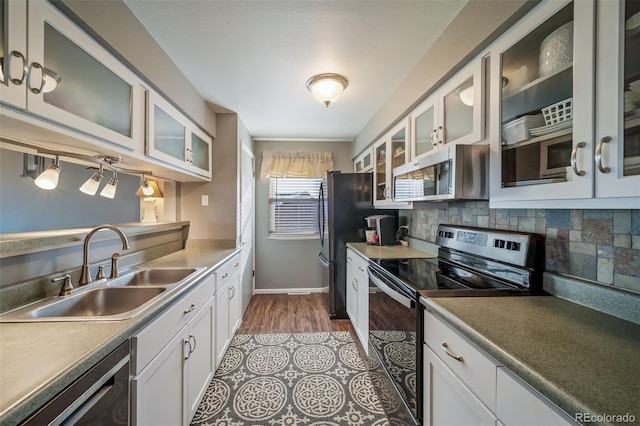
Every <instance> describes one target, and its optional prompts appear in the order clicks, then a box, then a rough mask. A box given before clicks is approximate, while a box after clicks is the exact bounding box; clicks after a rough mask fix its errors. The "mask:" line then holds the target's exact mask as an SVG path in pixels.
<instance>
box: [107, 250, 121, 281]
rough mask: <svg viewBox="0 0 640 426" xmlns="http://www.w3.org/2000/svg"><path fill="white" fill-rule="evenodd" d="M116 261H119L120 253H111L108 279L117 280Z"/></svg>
mask: <svg viewBox="0 0 640 426" xmlns="http://www.w3.org/2000/svg"><path fill="white" fill-rule="evenodd" d="M118 259H120V253H113V255H112V256H111V274H110V275H109V278H118Z"/></svg>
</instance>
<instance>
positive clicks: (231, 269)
mask: <svg viewBox="0 0 640 426" xmlns="http://www.w3.org/2000/svg"><path fill="white" fill-rule="evenodd" d="M238 273H240V254H236V255H235V256H233V257H232V258H231V259H229V260H227V261H226V262H225V263H224V264H223V265H222V266H220V267H219V268H217V269H216V289H215V291H216V293H217V292H218V290H220V289H221V288H223V287H224V286H225V285H226V284H227V283H228V282H230V281H231V279H232V278H233V277H235V276H236V274H238Z"/></svg>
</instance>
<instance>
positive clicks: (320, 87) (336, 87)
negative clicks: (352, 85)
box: [307, 73, 349, 107]
mask: <svg viewBox="0 0 640 426" xmlns="http://www.w3.org/2000/svg"><path fill="white" fill-rule="evenodd" d="M348 85H349V80H347V78H346V77H344V76H342V75H340V74H332V73H325V74H318V75H314V76H313V77H311V78H310V79H309V80H307V89H309V91H310V92H311V94H312V95H313V97H314V98H315V99H316V100H317V101H318V102H320V103H321V104H323V105H325V106H327V107H328V106H329V105H331V104H332V103H333V102H335V101H337V100H338V98H339V97H340V95H342V92H343V91H344V89H346V88H347V86H348Z"/></svg>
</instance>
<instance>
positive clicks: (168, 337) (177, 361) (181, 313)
mask: <svg viewBox="0 0 640 426" xmlns="http://www.w3.org/2000/svg"><path fill="white" fill-rule="evenodd" d="M214 286H215V276H214V275H213V274H211V275H210V276H209V277H207V278H206V279H204V280H203V281H202V283H201V284H199V285H198V286H197V287H196V288H195V289H194V290H192V291H191V292H189V293H188V294H187V295H186V296H185V297H183V298H182V299H181V300H179V301H178V302H176V303H175V304H174V305H173V306H171V307H170V308H169V309H167V310H166V311H165V312H164V313H162V314H161V315H160V316H159V317H158V318H156V319H155V320H154V321H153V322H151V323H150V324H148V325H147V326H146V327H145V328H143V329H142V330H141V331H140V332H138V333H137V334H136V335H135V336H133V337H132V339H131V342H132V360H133V362H132V366H131V370H132V371H131V374H132V376H133V378H132V381H131V383H132V388H131V394H132V403H131V412H132V421H131V423H132V425H137V426H142V425H150V426H160V425H171V426H175V425H188V424H189V423H190V422H191V419H192V417H193V415H194V414H195V410H196V409H197V408H198V405H199V403H200V401H201V399H202V397H203V396H204V393H205V391H206V389H207V386H208V385H209V382H210V381H211V378H212V377H213V372H214V363H215V353H214V350H213V349H214V346H213V336H214V334H213V333H214V322H215V315H214V314H215V310H214V301H213V297H212V296H213V290H214Z"/></svg>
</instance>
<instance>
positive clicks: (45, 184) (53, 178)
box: [35, 155, 62, 190]
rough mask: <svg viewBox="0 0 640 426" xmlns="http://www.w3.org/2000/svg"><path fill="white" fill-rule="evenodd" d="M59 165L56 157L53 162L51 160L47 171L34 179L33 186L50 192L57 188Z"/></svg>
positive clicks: (60, 168)
mask: <svg viewBox="0 0 640 426" xmlns="http://www.w3.org/2000/svg"><path fill="white" fill-rule="evenodd" d="M59 163H60V160H59V159H58V156H57V155H56V158H55V160H53V164H52V165H50V166H49V167H47V170H45V171H44V172H42V173H40V175H39V176H38V177H37V178H36V180H35V184H36V185H37V186H38V188H42V189H46V190H51V189H54V188H55V187H56V186H58V179H59V178H60V170H62V167H60V165H59Z"/></svg>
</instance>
